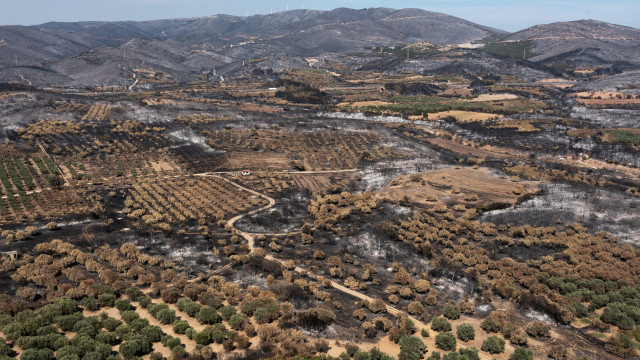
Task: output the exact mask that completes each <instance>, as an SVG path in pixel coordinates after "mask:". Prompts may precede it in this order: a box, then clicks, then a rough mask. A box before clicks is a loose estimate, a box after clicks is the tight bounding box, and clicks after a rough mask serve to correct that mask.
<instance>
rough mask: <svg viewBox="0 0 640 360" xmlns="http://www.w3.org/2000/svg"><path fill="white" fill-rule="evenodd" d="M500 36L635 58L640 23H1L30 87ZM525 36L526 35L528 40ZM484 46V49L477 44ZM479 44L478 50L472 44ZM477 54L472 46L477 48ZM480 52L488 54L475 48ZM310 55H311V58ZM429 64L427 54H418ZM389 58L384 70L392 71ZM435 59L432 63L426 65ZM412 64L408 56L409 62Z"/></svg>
mask: <svg viewBox="0 0 640 360" xmlns="http://www.w3.org/2000/svg"><path fill="white" fill-rule="evenodd" d="M483 39H490V40H486V41H485V42H492V43H494V44H497V46H498V47H499V48H501V49H502V52H506V53H507V54H510V53H512V52H513V53H514V54H511V55H512V56H513V57H516V58H517V57H518V56H519V54H520V53H521V51H520V50H519V49H520V47H518V46H515V45H525V47H526V46H530V49H529V53H527V52H526V50H525V55H523V56H525V57H527V58H528V60H529V61H532V62H539V63H540V64H541V65H543V66H551V65H554V64H557V63H558V62H563V63H566V62H569V63H573V64H575V65H576V66H604V67H612V66H622V67H623V68H624V69H625V70H628V69H634V68H636V67H637V66H639V65H640V60H639V59H640V56H639V55H640V30H639V29H634V28H629V27H623V26H618V25H611V24H606V23H601V22H597V21H578V22H569V23H556V24H549V25H540V26H535V27H532V28H529V29H526V30H523V31H520V32H517V33H515V34H507V33H506V32H504V31H501V30H497V29H492V28H489V27H486V26H482V25H478V24H474V23H472V22H469V21H466V20H463V19H460V18H456V17H453V16H449V15H444V14H439V13H433V12H428V11H424V10H418V9H403V10H394V9H386V8H372V9H363V10H353V9H346V8H340V9H335V10H333V11H314V10H294V11H288V12H280V13H277V14H273V15H257V16H251V17H247V18H245V17H237V16H228V15H216V16H209V17H201V18H193V19H169V20H155V21H144V22H79V23H46V24H42V25H37V26H2V27H0V81H13V82H23V83H24V82H26V83H28V84H33V85H45V84H72V85H126V84H127V83H130V82H131V78H132V76H131V69H132V68H133V67H136V68H140V67H141V66H143V67H144V68H145V69H147V70H149V71H152V72H156V73H159V74H161V76H162V77H164V78H166V79H170V80H171V81H176V82H188V81H192V80H194V78H195V77H202V76H212V75H214V74H215V76H216V77H217V76H220V75H222V76H224V75H226V74H228V75H231V74H238V73H243V72H248V71H252V70H255V69H256V68H259V69H262V70H269V69H270V70H273V71H282V70H285V69H287V68H291V67H307V66H309V65H310V64H311V65H314V66H322V65H323V64H325V62H326V61H329V60H333V61H338V62H342V63H344V64H345V66H346V67H347V68H357V67H359V66H363V65H367V64H369V63H371V62H375V61H376V57H378V58H379V55H376V54H375V53H373V52H372V51H371V48H373V47H392V46H400V47H401V46H406V45H408V44H413V43H419V42H426V43H429V44H434V45H456V44H466V45H465V46H464V47H465V48H468V47H470V46H468V44H471V43H478V44H480V43H481V42H482V41H483ZM529 42H531V43H529ZM477 51H480V50H477ZM477 51H476V52H477ZM476 52H473V51H471V53H473V54H475V55H476V56H479V55H478V54H477V53H476ZM481 56H485V55H481ZM308 58H314V60H313V62H309V61H308ZM422 61H423V62H424V64H423V66H424V67H425V68H429V67H430V65H429V63H428V62H429V59H428V58H426V59H425V58H423V59H422ZM398 65H399V64H398V62H397V61H396V62H394V63H393V64H391V66H388V67H387V68H386V69H384V68H383V71H390V72H393V71H398V70H400V69H402V68H404V67H403V66H398ZM431 65H433V64H431ZM415 66H417V65H415V64H414V67H415Z"/></svg>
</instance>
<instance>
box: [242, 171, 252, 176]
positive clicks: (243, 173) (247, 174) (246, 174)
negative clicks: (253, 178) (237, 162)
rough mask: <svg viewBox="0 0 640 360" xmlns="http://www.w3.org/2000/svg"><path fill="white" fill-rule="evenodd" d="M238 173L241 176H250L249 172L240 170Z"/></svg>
mask: <svg viewBox="0 0 640 360" xmlns="http://www.w3.org/2000/svg"><path fill="white" fill-rule="evenodd" d="M240 173H241V174H242V176H249V175H251V170H242V171H241V172H240Z"/></svg>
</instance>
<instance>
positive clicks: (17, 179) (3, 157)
mask: <svg viewBox="0 0 640 360" xmlns="http://www.w3.org/2000/svg"><path fill="white" fill-rule="evenodd" d="M63 182H64V181H63V179H62V177H61V174H60V171H59V169H58V167H57V166H56V164H55V163H54V162H53V160H51V158H49V157H46V156H41V155H40V156H39V155H35V154H24V153H21V152H19V151H17V150H16V149H15V148H12V147H6V146H4V147H2V149H1V151H0V220H1V221H8V220H11V219H16V218H21V217H23V216H28V217H30V218H35V217H39V216H48V215H49V214H50V211H55V210H58V208H57V207H56V206H55V204H54V203H52V201H54V200H55V198H56V197H57V196H56V195H55V194H54V193H55V192H57V191H53V192H52V191H51V188H54V189H55V188H57V187H59V186H61V185H62V184H63ZM52 205H53V208H52Z"/></svg>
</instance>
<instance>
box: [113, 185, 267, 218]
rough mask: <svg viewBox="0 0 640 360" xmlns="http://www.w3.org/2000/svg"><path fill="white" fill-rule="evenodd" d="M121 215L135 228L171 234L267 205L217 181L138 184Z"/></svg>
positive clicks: (130, 190)
mask: <svg viewBox="0 0 640 360" xmlns="http://www.w3.org/2000/svg"><path fill="white" fill-rule="evenodd" d="M129 194H130V195H129V196H128V197H127V199H126V201H125V208H124V209H123V212H124V213H126V214H127V216H128V217H129V218H130V219H132V220H134V221H135V222H136V223H138V225H153V226H155V227H158V228H160V229H162V230H170V229H171V225H175V224H185V223H187V222H189V221H194V220H200V219H204V220H208V221H217V220H223V219H227V218H229V217H230V216H232V215H236V214H239V213H243V212H247V211H249V210H252V209H254V208H259V207H261V206H264V205H266V200H264V199H263V198H262V197H258V196H256V195H253V194H251V193H249V192H246V191H243V190H240V189H238V188H237V187H235V186H233V185H231V184H229V183H228V182H226V181H225V180H223V179H221V178H218V177H187V178H170V179H158V180H150V181H145V182H141V183H139V184H136V185H134V186H133V187H132V188H131V189H129Z"/></svg>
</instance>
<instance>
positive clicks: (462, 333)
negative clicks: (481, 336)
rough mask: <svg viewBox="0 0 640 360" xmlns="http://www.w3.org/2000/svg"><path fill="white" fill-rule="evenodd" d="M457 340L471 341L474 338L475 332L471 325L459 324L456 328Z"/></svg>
mask: <svg viewBox="0 0 640 360" xmlns="http://www.w3.org/2000/svg"><path fill="white" fill-rule="evenodd" d="M456 334H457V335H458V339H460V340H462V341H469V340H473V339H475V337H476V330H475V329H474V328H473V325H471V324H461V325H459V326H458V327H457V328H456Z"/></svg>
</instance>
